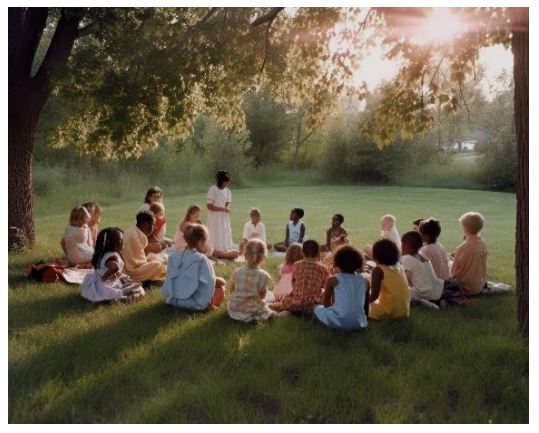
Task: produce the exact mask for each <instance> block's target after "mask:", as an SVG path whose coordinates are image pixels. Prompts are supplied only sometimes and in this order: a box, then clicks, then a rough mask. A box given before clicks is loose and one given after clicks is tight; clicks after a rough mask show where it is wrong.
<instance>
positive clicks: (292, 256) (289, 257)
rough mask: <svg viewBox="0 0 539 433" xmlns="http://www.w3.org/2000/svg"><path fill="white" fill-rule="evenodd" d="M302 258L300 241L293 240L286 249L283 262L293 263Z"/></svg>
mask: <svg viewBox="0 0 539 433" xmlns="http://www.w3.org/2000/svg"><path fill="white" fill-rule="evenodd" d="M302 259H303V247H302V246H301V244H300V243H298V242H294V243H293V244H291V245H290V246H289V247H288V248H287V249H286V255H285V258H284V260H285V263H286V264H287V265H293V264H294V263H296V262H297V261H299V260H302Z"/></svg>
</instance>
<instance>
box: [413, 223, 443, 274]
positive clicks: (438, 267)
mask: <svg viewBox="0 0 539 433" xmlns="http://www.w3.org/2000/svg"><path fill="white" fill-rule="evenodd" d="M419 233H421V236H422V237H423V247H422V248H421V249H420V250H419V252H420V253H421V255H422V256H424V257H426V258H427V259H429V260H430V261H431V263H432V267H433V268H434V272H436V276H437V277H438V278H441V279H442V280H449V262H448V259H447V251H446V250H445V248H444V247H443V245H442V244H440V243H439V242H438V237H439V236H440V233H442V227H441V226H440V221H438V220H436V219H434V218H428V219H426V220H423V221H422V222H421V224H420V225H419Z"/></svg>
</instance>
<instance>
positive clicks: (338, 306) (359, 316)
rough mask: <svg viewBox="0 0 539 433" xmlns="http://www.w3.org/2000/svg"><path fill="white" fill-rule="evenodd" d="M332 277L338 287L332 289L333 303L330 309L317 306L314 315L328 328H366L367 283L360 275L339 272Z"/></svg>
mask: <svg viewBox="0 0 539 433" xmlns="http://www.w3.org/2000/svg"><path fill="white" fill-rule="evenodd" d="M334 277H335V278H336V279H337V280H338V285H337V286H336V287H335V289H334V296H335V303H334V304H333V305H332V306H330V307H324V306H322V305H317V306H316V307H315V309H314V314H315V316H316V317H317V318H318V320H320V321H321V322H322V323H324V324H325V325H326V326H329V327H330V328H337V329H347V330H352V329H360V328H365V327H366V326H367V316H366V315H365V310H364V307H365V296H366V293H367V287H368V282H367V280H366V279H365V278H364V277H363V276H362V275H360V274H349V273H344V272H340V273H338V274H335V275H334Z"/></svg>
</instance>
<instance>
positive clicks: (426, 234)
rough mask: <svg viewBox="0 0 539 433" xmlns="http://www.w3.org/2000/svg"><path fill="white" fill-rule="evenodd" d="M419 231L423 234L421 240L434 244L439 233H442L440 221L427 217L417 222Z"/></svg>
mask: <svg viewBox="0 0 539 433" xmlns="http://www.w3.org/2000/svg"><path fill="white" fill-rule="evenodd" d="M419 233H421V235H422V236H423V240H424V241H425V242H426V243H427V244H434V243H436V241H437V240H438V237H439V236H440V233H442V226H441V225H440V221H438V220H437V219H434V218H429V219H426V220H423V221H421V224H419Z"/></svg>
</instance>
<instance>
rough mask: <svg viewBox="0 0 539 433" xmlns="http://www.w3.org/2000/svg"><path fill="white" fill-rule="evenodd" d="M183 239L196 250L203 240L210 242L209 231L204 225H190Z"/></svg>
mask: <svg viewBox="0 0 539 433" xmlns="http://www.w3.org/2000/svg"><path fill="white" fill-rule="evenodd" d="M183 238H184V239H185V242H187V245H188V246H189V247H190V248H194V247H196V245H197V244H198V243H199V242H200V241H201V240H204V241H207V240H208V229H207V228H206V227H204V226H203V225H202V224H189V225H188V226H187V228H186V229H185V233H184V234H183Z"/></svg>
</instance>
